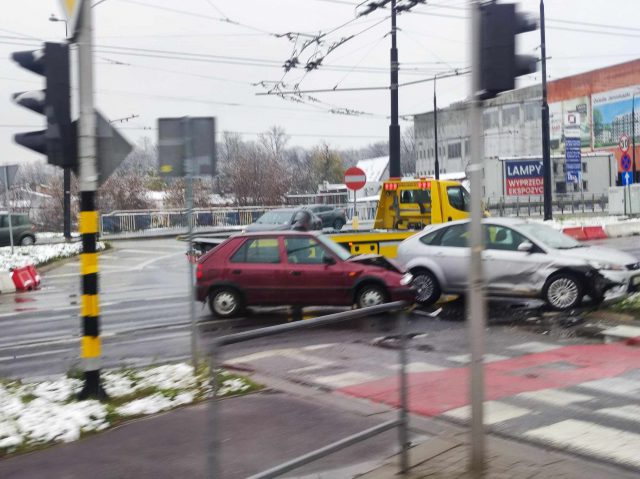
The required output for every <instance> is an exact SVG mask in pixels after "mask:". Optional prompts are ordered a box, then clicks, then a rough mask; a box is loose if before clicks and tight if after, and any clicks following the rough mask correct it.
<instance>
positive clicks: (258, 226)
mask: <svg viewBox="0 0 640 479" xmlns="http://www.w3.org/2000/svg"><path fill="white" fill-rule="evenodd" d="M309 214H310V215H311V216H310V217H309ZM294 228H298V229H306V230H321V229H322V220H321V219H320V218H319V217H318V216H316V215H315V214H314V213H313V212H311V211H309V210H306V209H305V208H302V207H301V208H279V209H276V210H270V211H267V212H266V213H265V214H263V215H262V216H261V217H260V218H258V220H257V221H256V222H255V223H251V224H250V225H249V226H247V227H246V228H245V231H247V232H251V231H280V230H290V229H294Z"/></svg>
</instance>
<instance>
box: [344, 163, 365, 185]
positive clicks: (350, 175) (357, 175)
mask: <svg viewBox="0 0 640 479" xmlns="http://www.w3.org/2000/svg"><path fill="white" fill-rule="evenodd" d="M366 183H367V175H366V174H365V172H364V171H363V170H362V169H360V168H358V167H357V166H352V167H351V168H348V169H347V171H345V172H344V184H345V185H347V188H349V189H350V190H359V189H361V188H363V187H364V185H365V184H366Z"/></svg>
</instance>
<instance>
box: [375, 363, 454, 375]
mask: <svg viewBox="0 0 640 479" xmlns="http://www.w3.org/2000/svg"><path fill="white" fill-rule="evenodd" d="M387 368H389V369H392V370H394V371H399V370H400V365H399V364H389V365H387ZM443 369H446V368H443V367H441V366H436V365H435V364H429V363H423V362H420V361H417V362H414V363H408V364H407V372H408V373H425V372H427V373H430V372H432V371H442V370H443Z"/></svg>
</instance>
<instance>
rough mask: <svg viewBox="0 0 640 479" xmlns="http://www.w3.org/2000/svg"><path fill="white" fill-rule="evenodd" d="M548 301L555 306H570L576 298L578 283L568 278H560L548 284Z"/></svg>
mask: <svg viewBox="0 0 640 479" xmlns="http://www.w3.org/2000/svg"><path fill="white" fill-rule="evenodd" d="M547 297H548V298H549V302H550V303H551V305H552V306H554V307H556V308H566V307H568V306H571V305H572V304H573V303H574V302H575V301H576V299H577V298H578V285H577V284H576V283H575V281H573V280H571V279H568V278H560V279H558V280H556V281H554V282H553V283H551V285H550V286H549V291H548V293H547Z"/></svg>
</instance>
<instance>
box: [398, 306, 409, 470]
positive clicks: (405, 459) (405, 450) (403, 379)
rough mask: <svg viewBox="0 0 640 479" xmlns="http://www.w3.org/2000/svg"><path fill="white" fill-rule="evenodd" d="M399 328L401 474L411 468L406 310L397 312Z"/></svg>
mask: <svg viewBox="0 0 640 479" xmlns="http://www.w3.org/2000/svg"><path fill="white" fill-rule="evenodd" d="M396 319H397V321H398V329H399V332H400V414H399V416H400V417H399V418H398V419H399V420H400V427H399V428H398V436H399V437H398V439H399V442H400V471H399V472H400V474H405V473H406V472H407V471H408V470H409V425H408V417H409V415H408V410H409V404H408V401H409V394H408V391H407V387H408V381H407V322H408V320H409V319H408V316H407V313H406V311H405V310H402V311H400V312H398V313H397V315H396Z"/></svg>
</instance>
